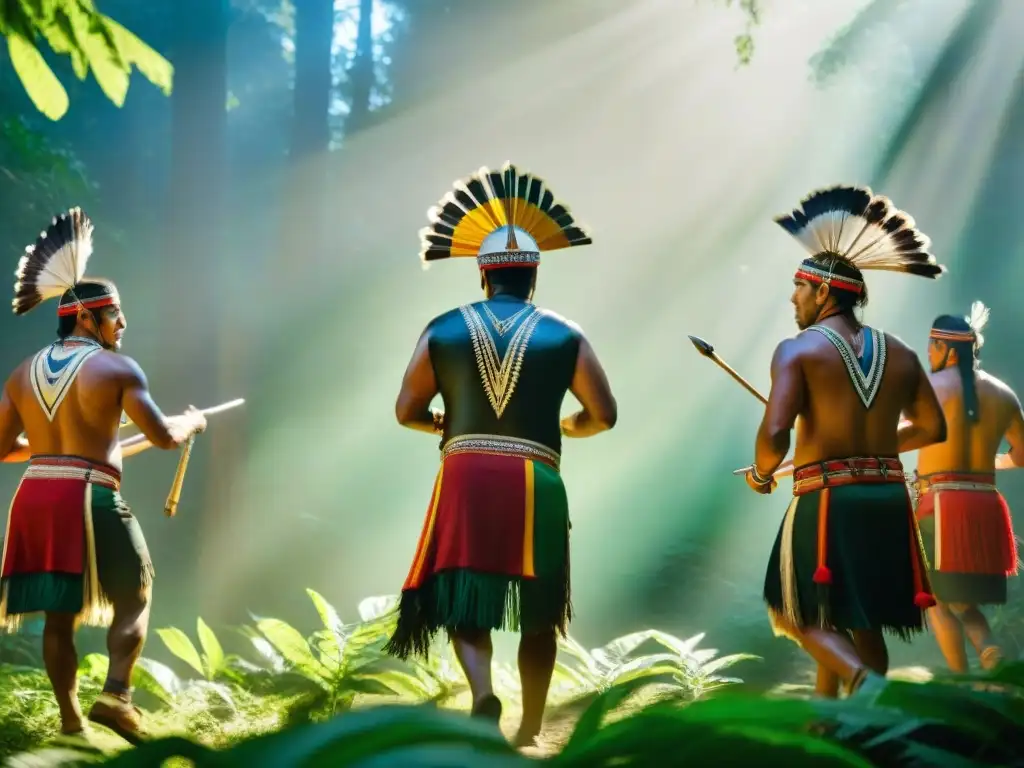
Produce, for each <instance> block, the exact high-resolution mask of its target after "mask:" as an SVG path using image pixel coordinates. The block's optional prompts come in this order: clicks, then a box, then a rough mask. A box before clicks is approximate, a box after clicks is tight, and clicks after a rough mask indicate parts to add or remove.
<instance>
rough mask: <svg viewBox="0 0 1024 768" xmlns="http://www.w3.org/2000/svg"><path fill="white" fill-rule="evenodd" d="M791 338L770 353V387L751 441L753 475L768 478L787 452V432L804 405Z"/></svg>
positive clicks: (800, 370) (798, 366) (793, 342)
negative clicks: (771, 354)
mask: <svg viewBox="0 0 1024 768" xmlns="http://www.w3.org/2000/svg"><path fill="white" fill-rule="evenodd" d="M798 343H799V342H797V341H796V340H795V339H786V340H785V341H783V342H782V343H780V344H779V346H777V347H776V348H775V354H774V355H773V356H772V369H771V375H772V388H771V392H769V393H768V405H767V406H765V409H764V418H763V419H761V426H760V427H758V430H757V438H756V440H755V441H754V470H755V474H756V475H758V476H760V477H762V478H768V477H771V476H772V474H774V472H775V470H776V469H778V467H779V465H780V464H781V463H782V460H783V459H785V458H786V454H787V453H788V452H789V440H790V432H791V431H792V429H793V425H794V424H795V423H796V417H797V416H799V415H800V411H801V410H803V407H804V389H805V381H804V372H803V368H802V367H801V365H800V357H799V354H798V347H797V344H798Z"/></svg>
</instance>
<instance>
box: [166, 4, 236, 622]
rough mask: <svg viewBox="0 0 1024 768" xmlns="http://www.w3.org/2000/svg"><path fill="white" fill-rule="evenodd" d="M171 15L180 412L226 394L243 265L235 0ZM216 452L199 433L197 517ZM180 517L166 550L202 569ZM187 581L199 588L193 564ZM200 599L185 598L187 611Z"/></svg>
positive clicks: (169, 383)
mask: <svg viewBox="0 0 1024 768" xmlns="http://www.w3.org/2000/svg"><path fill="white" fill-rule="evenodd" d="M173 14H174V15H173V29H174V43H173V49H172V63H173V64H174V66H175V79H174V80H175V81H174V92H173V94H172V96H171V111H172V115H171V145H172V150H171V152H172V160H171V162H172V166H171V173H170V194H169V198H168V210H167V212H166V232H165V237H164V246H165V251H164V258H163V262H164V264H163V273H164V281H163V290H164V291H165V300H164V312H163V316H162V317H161V330H162V335H163V344H162V345H161V348H160V358H161V360H162V361H166V362H165V363H163V365H162V366H161V368H162V370H161V377H160V382H159V383H160V387H159V393H158V395H157V397H158V398H159V400H162V401H163V402H165V403H167V404H168V405H172V404H173V406H174V407H175V408H178V407H181V406H182V405H185V404H187V403H189V402H191V403H194V404H195V405H197V406H200V407H202V406H204V405H207V404H211V403H213V402H215V401H216V399H217V395H218V392H217V389H218V373H219V372H218V360H219V352H220V349H219V347H220V344H219V343H218V342H219V338H220V337H219V334H218V330H219V329H220V328H221V327H222V324H223V322H224V305H225V303H226V302H227V301H228V300H229V297H227V296H225V295H223V293H222V292H223V291H224V290H225V286H227V285H230V284H231V283H230V282H228V281H226V280H225V279H224V276H225V275H226V274H227V270H228V269H229V268H231V267H234V268H236V269H238V268H242V267H240V266H239V265H233V264H231V263H230V261H231V259H230V257H226V256H225V244H226V242H225V237H224V216H225V204H226V187H227V171H228V167H227V33H228V23H229V22H228V5H227V0H175V2H174V4H173ZM172 396H173V400H172V399H171V397H172ZM209 449H210V446H209V445H208V444H205V442H204V439H203V437H200V438H199V440H198V441H197V445H196V448H195V450H194V451H193V454H192V460H191V463H190V465H189V474H188V478H187V480H186V487H185V491H184V493H183V496H182V509H183V511H186V510H187V511H192V510H196V512H198V510H200V509H203V508H204V507H206V504H205V503H204V501H205V502H209V501H210V499H213V500H214V502H213V503H214V504H216V498H217V489H216V488H215V487H214V482H213V481H215V479H216V478H217V476H218V475H219V474H220V473H219V472H218V471H217V470H216V469H215V468H214V467H213V461H212V455H213V454H212V452H211V451H210V450H209ZM221 459H223V460H229V458H228V457H223V456H222V457H221ZM169 480H170V478H168V482H169ZM208 480H209V481H211V482H208ZM208 491H212V493H209V492H208ZM182 518H183V519H182V520H181V523H180V524H178V525H175V526H174V527H173V529H168V536H169V538H170V539H171V541H167V542H165V543H164V544H165V546H173V547H174V549H175V550H176V551H178V552H180V553H181V556H180V558H179V559H178V560H177V562H179V563H188V562H192V563H195V562H196V559H197V558H198V554H199V553H198V552H197V545H196V541H197V539H199V537H198V536H197V535H196V534H197V533H198V531H199V526H200V516H199V514H197V513H196V514H193V515H182ZM179 575H180V576H181V577H182V578H183V579H184V583H185V584H188V585H189V586H190V587H193V588H195V587H197V584H195V583H194V582H195V581H196V578H195V568H194V567H192V568H189V569H188V570H187V571H185V572H182V573H180V574H179ZM173 578H174V574H172V579H173ZM199 581H201V579H200V580H199ZM181 597H182V598H185V597H186V596H185V595H182V596H181ZM192 602H193V601H192V600H188V599H185V600H183V603H184V604H185V605H188V604H190V603H192Z"/></svg>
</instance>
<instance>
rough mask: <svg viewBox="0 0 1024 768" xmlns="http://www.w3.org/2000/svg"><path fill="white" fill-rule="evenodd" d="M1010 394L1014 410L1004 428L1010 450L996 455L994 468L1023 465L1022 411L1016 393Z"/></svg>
mask: <svg viewBox="0 0 1024 768" xmlns="http://www.w3.org/2000/svg"><path fill="white" fill-rule="evenodd" d="M1011 396H1012V397H1013V408H1014V411H1013V416H1011V417H1010V426H1009V427H1007V428H1006V442H1008V443H1009V444H1010V450H1009V451H1007V452H1006V453H1000V454H999V455H998V456H996V469H1014V468H1016V467H1024V412H1022V411H1021V407H1020V399H1019V398H1018V397H1017V395H1015V394H1013V393H1011Z"/></svg>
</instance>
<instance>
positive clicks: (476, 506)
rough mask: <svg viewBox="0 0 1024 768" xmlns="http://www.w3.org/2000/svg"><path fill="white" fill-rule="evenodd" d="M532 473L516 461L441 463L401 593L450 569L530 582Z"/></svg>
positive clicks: (467, 456) (457, 457) (470, 458)
mask: <svg viewBox="0 0 1024 768" xmlns="http://www.w3.org/2000/svg"><path fill="white" fill-rule="evenodd" d="M532 469H533V467H532V462H531V461H529V460H528V459H524V458H520V457H519V456H502V455H498V454H485V453H456V454H453V455H451V456H447V457H445V459H444V461H443V462H442V463H441V468H440V470H439V471H438V473H437V479H436V480H435V481H434V492H433V494H431V500H430V506H429V507H428V509H427V518H426V521H425V522H424V524H423V532H422V533H421V534H420V540H419V545H418V546H417V548H416V557H415V558H414V560H413V564H412V568H411V569H410V571H409V576H408V577H407V578H406V580H405V585H404V586H403V590H409V589H417V588H419V587H420V586H421V585H422V584H423V582H424V581H426V580H427V579H428V578H429V577H430V576H432V575H433V574H435V573H439V572H441V571H446V570H450V569H454V568H467V569H470V570H473V571H479V572H481V573H498V574H503V575H506V576H524V577H530V576H533V575H534V573H533V562H532V560H533V547H532V541H533V530H532V522H533V521H532V515H531V514H530V511H531V510H530V507H531V506H532V505H528V504H527V499H531V500H532V498H533V488H532V487H531V486H532V479H533V474H532V472H531V470H532Z"/></svg>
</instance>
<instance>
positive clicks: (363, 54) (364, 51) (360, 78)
mask: <svg viewBox="0 0 1024 768" xmlns="http://www.w3.org/2000/svg"><path fill="white" fill-rule="evenodd" d="M374 63H375V62H374V58H373V0H359V27H358V30H357V32H356V53H355V56H353V57H352V66H351V67H350V68H349V75H348V77H349V80H350V82H351V83H352V90H351V93H352V103H351V105H350V110H349V113H348V119H347V120H346V121H345V135H346V136H348V135H351V134H353V133H355V132H356V131H359V130H361V129H362V128H364V127H365V126H366V123H367V119H368V118H369V115H370V97H371V96H372V95H373V86H374V83H375V82H376V79H377V75H376V72H375V70H374Z"/></svg>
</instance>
